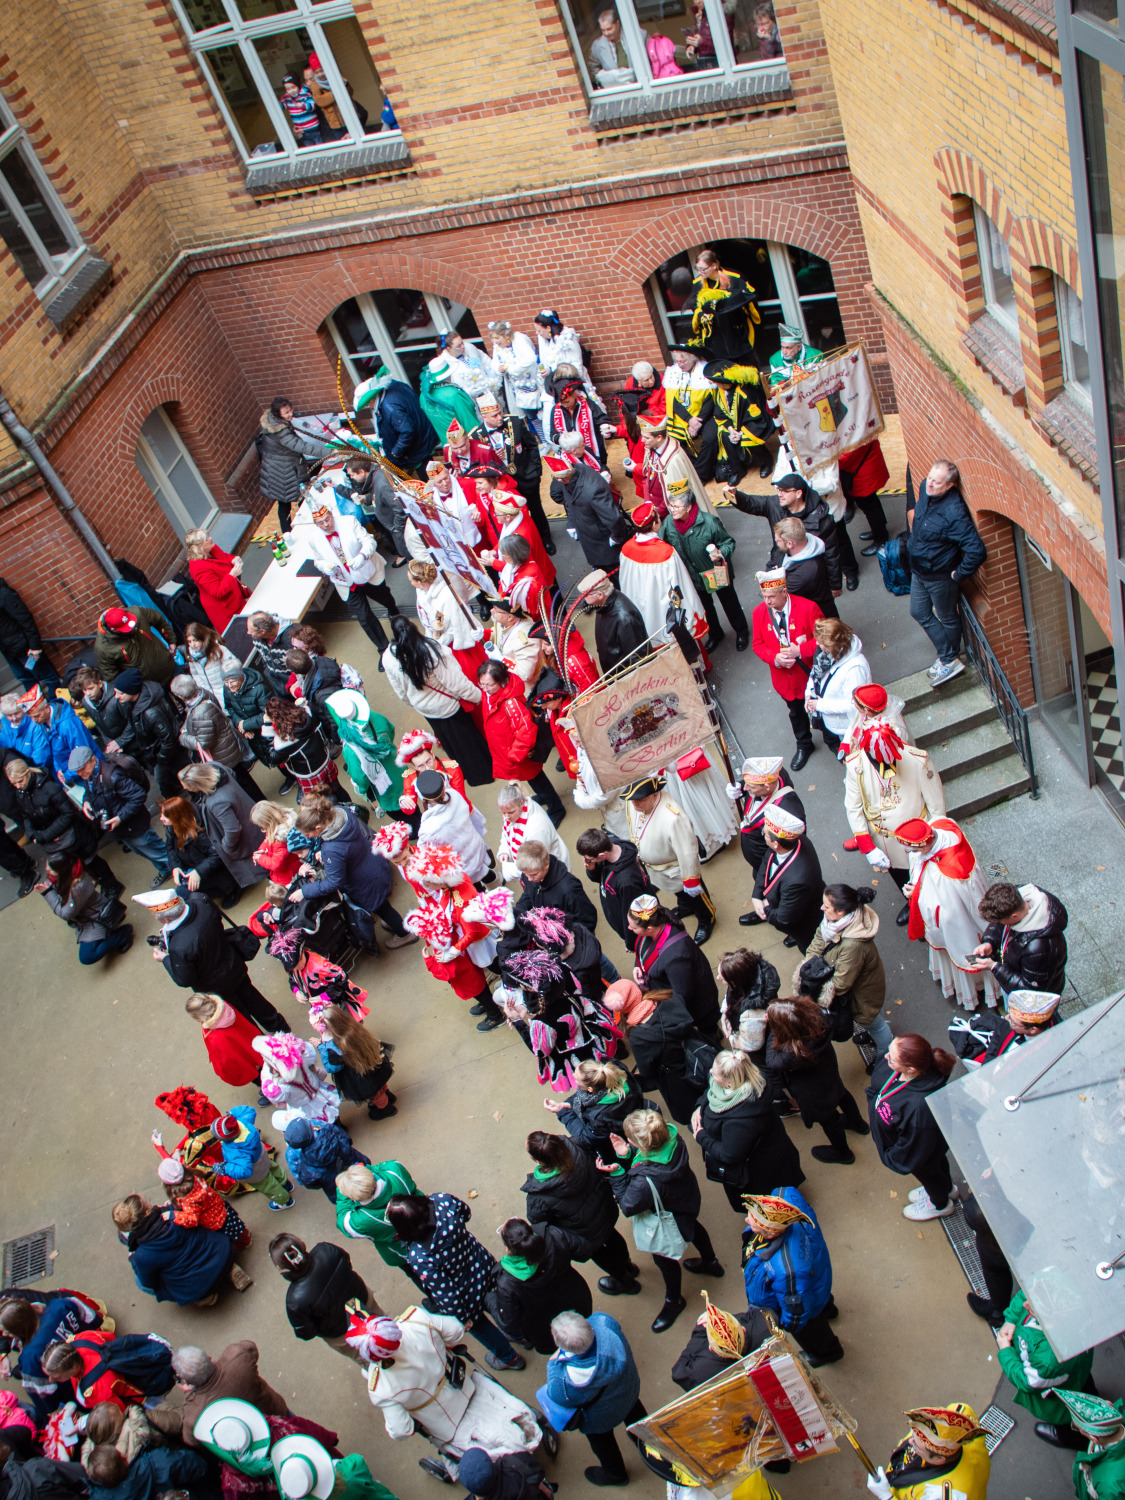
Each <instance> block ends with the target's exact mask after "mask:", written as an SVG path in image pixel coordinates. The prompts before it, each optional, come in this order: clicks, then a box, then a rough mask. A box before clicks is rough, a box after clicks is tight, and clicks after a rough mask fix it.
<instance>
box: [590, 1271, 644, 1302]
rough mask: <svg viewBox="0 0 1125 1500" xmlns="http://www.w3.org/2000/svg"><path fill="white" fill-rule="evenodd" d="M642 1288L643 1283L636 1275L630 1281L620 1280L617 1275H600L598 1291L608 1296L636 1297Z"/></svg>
mask: <svg viewBox="0 0 1125 1500" xmlns="http://www.w3.org/2000/svg"><path fill="white" fill-rule="evenodd" d="M640 1290H641V1284H640V1282H639V1281H638V1280H637V1278H636V1277H635V1276H631V1277H630V1278H629V1280H628V1281H618V1279H617V1277H616V1276H599V1277H598V1291H599V1292H604V1294H605V1295H606V1296H607V1297H635V1296H636V1295H637V1293H638V1292H639V1291H640Z"/></svg>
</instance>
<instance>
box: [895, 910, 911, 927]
mask: <svg viewBox="0 0 1125 1500" xmlns="http://www.w3.org/2000/svg"><path fill="white" fill-rule="evenodd" d="M909 921H910V907H909V906H904V907H903V908H902V910H901V911H900V912H899V914H898V916H897V917H896V918H895V926H896V927H905V926H906V924H907V923H908V922H909Z"/></svg>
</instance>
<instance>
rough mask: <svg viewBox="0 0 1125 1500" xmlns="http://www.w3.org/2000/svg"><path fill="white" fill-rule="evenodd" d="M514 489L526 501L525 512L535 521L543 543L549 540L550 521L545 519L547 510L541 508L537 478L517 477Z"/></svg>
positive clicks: (541, 502) (541, 501)
mask: <svg viewBox="0 0 1125 1500" xmlns="http://www.w3.org/2000/svg"><path fill="white" fill-rule="evenodd" d="M516 489H517V490H519V492H520V494H521V495H522V496H523V498H524V499H525V500H526V501H527V513H528V515H529V516H530V517H531V519H532V520H533V521H534V522H535V529H536V531H537V532H538V533H539V535H540V536H541V537H542V539H543V542H544V545H545V544H546V543H547V542H549V541H550V540H551V523H550V521H548V519H547V512H546V511H545V510H544V509H543V500H542V497H541V496H540V494H539V480H538V479H517V480H516Z"/></svg>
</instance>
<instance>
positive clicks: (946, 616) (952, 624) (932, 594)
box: [910, 573, 961, 666]
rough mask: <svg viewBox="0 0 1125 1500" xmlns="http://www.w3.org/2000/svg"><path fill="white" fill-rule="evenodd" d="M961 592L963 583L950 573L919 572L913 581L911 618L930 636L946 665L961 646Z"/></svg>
mask: <svg viewBox="0 0 1125 1500" xmlns="http://www.w3.org/2000/svg"><path fill="white" fill-rule="evenodd" d="M960 593H961V585H960V584H959V583H958V582H957V580H956V579H954V578H950V577H948V576H945V577H941V576H938V577H934V578H923V577H922V576H921V574H919V573H915V574H914V575H913V577H912V578H911V580H910V618H911V619H912V620H914V621H916V622H917V623H918V624H919V625H921V627H922V629H923V630H924V631H925V632H926V634H927V635H928V636H929V638H930V640H931V641H932V642H933V647H934V650H935V651H936V652H937V654H938V660H939V661H940V662H941V663H942V665H943V666H947V665H948V664H949V663H950V662H951V661H952V660H953V659H954V657H955V656H956V655H957V653H958V652H959V651H960V649H961V616H960V614H959V612H958V609H957V600H958V598H959V597H960Z"/></svg>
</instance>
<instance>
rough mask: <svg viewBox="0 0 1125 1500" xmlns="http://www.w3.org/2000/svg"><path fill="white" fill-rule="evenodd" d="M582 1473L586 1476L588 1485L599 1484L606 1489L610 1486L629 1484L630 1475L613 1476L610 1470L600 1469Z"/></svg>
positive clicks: (586, 1470)
mask: <svg viewBox="0 0 1125 1500" xmlns="http://www.w3.org/2000/svg"><path fill="white" fill-rule="evenodd" d="M582 1472H583V1474H585V1476H586V1483H587V1484H597V1485H601V1486H603V1487H604V1486H606V1485H610V1484H628V1483H629V1476H628V1474H611V1473H610V1472H609V1470H608V1469H603V1468H600V1467H599V1468H590V1469H583V1470H582Z"/></svg>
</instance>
